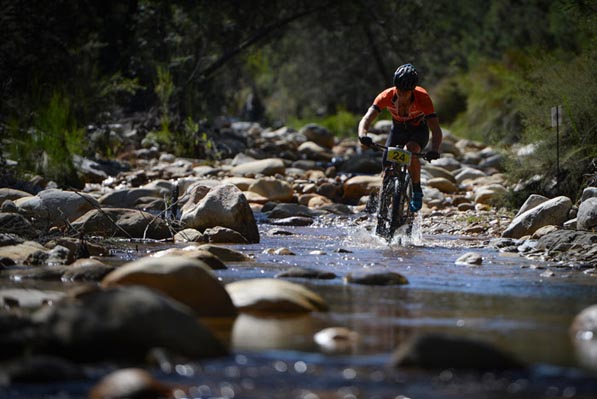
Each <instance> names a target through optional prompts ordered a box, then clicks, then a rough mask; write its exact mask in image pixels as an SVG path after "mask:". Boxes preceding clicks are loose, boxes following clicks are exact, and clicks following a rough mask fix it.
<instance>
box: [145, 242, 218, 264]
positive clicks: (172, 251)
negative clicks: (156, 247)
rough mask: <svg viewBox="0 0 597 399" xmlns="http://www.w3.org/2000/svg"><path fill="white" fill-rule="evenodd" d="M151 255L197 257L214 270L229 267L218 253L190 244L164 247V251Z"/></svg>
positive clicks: (156, 256) (157, 256)
mask: <svg viewBox="0 0 597 399" xmlns="http://www.w3.org/2000/svg"><path fill="white" fill-rule="evenodd" d="M149 256H153V257H155V258H159V257H162V256H185V257H187V258H192V259H197V260H200V261H202V262H205V264H207V266H209V267H210V268H211V269H212V270H224V269H227V267H226V265H225V264H224V262H222V260H221V259H220V258H218V257H217V256H216V255H214V254H213V253H211V252H209V251H207V250H205V249H201V248H199V247H196V246H188V247H185V248H168V249H164V250H163V251H158V252H154V253H152V254H150V255H149Z"/></svg>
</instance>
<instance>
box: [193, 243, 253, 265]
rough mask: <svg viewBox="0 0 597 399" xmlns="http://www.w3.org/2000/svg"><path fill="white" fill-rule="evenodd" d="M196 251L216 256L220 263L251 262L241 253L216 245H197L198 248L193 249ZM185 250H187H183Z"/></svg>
mask: <svg viewBox="0 0 597 399" xmlns="http://www.w3.org/2000/svg"><path fill="white" fill-rule="evenodd" d="M194 248H197V249H201V250H204V251H207V252H209V253H212V254H214V255H215V256H217V257H218V258H219V259H220V260H221V261H222V262H246V261H249V260H251V258H250V257H249V256H247V255H245V254H243V253H242V252H239V251H236V250H234V249H231V248H226V247H221V246H218V245H213V244H203V245H199V246H198V247H194ZM183 249H187V248H183Z"/></svg>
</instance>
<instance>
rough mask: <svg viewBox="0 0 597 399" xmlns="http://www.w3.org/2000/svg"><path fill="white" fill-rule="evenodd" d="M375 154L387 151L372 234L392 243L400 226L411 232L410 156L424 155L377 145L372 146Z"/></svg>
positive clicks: (411, 187) (411, 191) (412, 214)
mask: <svg viewBox="0 0 597 399" xmlns="http://www.w3.org/2000/svg"><path fill="white" fill-rule="evenodd" d="M371 148H373V149H374V150H377V151H387V157H386V159H387V161H388V164H387V165H386V166H385V167H384V170H383V172H382V175H383V180H382V185H381V189H380V190H379V197H378V208H377V226H376V228H375V234H377V235H378V236H380V237H382V238H385V239H386V240H387V241H390V240H392V237H394V233H395V232H396V230H398V228H400V227H401V226H404V225H407V226H408V229H407V230H408V231H407V233H410V229H412V222H413V219H414V212H412V211H411V210H410V200H411V199H412V193H413V185H412V181H411V178H410V175H409V173H408V166H409V165H410V162H411V159H412V157H413V156H417V157H424V156H425V155H426V153H413V152H410V151H408V150H405V149H403V148H399V147H386V146H383V145H380V144H375V143H373V145H372V146H371Z"/></svg>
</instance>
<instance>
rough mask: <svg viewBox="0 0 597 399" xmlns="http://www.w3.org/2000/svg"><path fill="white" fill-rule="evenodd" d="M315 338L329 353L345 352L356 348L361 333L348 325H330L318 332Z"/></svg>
mask: <svg viewBox="0 0 597 399" xmlns="http://www.w3.org/2000/svg"><path fill="white" fill-rule="evenodd" d="M313 339H314V340H315V342H316V343H317V344H318V345H319V346H320V347H321V348H322V349H323V350H324V351H325V352H327V353H345V352H351V351H352V350H353V349H355V348H356V346H357V344H358V343H359V341H360V335H359V333H358V332H356V331H353V330H350V329H348V328H346V327H328V328H324V329H323V330H321V331H319V332H317V334H315V335H314V336H313Z"/></svg>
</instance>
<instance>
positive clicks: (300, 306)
mask: <svg viewBox="0 0 597 399" xmlns="http://www.w3.org/2000/svg"><path fill="white" fill-rule="evenodd" d="M226 290H227V291H228V293H229V294H230V297H231V298H232V301H233V302H234V305H235V306H236V307H237V308H238V309H239V310H241V311H244V312H257V313H308V312H317V311H326V310H328V305H327V304H326V303H325V301H324V300H323V299H322V298H321V297H320V296H319V295H317V294H316V293H314V292H313V291H311V290H309V289H307V288H305V287H303V286H302V285H299V284H295V283H291V282H289V281H284V280H278V279H272V278H263V279H251V280H241V281H235V282H233V283H229V284H227V285H226Z"/></svg>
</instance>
